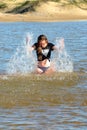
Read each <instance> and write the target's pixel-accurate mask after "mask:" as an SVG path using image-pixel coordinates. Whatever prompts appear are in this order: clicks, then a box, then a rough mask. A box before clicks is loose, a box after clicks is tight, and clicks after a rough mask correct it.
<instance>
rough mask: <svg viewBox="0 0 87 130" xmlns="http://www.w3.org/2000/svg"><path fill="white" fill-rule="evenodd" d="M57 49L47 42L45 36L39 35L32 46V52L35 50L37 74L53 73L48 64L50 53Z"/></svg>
mask: <svg viewBox="0 0 87 130" xmlns="http://www.w3.org/2000/svg"><path fill="white" fill-rule="evenodd" d="M55 49H57V47H56V46H55V45H54V44H52V43H49V42H48V39H47V37H46V36H45V35H40V36H39V37H38V39H37V42H36V43H35V44H34V45H33V46H32V50H36V55H37V70H36V72H37V73H38V74H42V73H51V72H53V71H55V70H54V69H53V67H52V66H51V64H50V58H51V52H52V51H53V50H55Z"/></svg>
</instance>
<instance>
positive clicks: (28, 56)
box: [7, 33, 36, 74]
mask: <svg viewBox="0 0 87 130" xmlns="http://www.w3.org/2000/svg"><path fill="white" fill-rule="evenodd" d="M32 39H33V35H32V34H30V33H28V34H27V36H26V39H24V42H23V45H22V46H19V47H18V48H17V49H16V53H15V54H14V55H13V56H12V57H11V59H10V61H9V63H8V67H7V73H8V74H15V73H16V74H17V73H21V74H24V73H31V72H32V71H34V69H35V64H36V59H35V57H34V54H33V53H32V51H31V49H30V47H31V44H32Z"/></svg>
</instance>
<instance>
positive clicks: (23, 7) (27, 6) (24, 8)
mask: <svg viewBox="0 0 87 130" xmlns="http://www.w3.org/2000/svg"><path fill="white" fill-rule="evenodd" d="M38 4H39V1H26V2H23V3H22V4H20V5H19V6H17V7H15V8H14V9H12V10H11V11H8V12H7V13H15V14H17V13H25V12H28V11H30V12H31V11H35V7H36V6H37V5H38Z"/></svg>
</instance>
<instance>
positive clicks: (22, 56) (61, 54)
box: [7, 33, 73, 74]
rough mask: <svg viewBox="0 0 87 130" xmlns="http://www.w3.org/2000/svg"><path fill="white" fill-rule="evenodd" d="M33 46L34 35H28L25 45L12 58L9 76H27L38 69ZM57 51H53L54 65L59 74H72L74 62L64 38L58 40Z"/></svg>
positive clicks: (8, 69)
mask: <svg viewBox="0 0 87 130" xmlns="http://www.w3.org/2000/svg"><path fill="white" fill-rule="evenodd" d="M32 44H33V35H32V34H30V33H28V34H27V36H26V38H25V39H24V42H23V45H22V46H19V47H18V48H17V49H16V53H15V54H14V55H13V56H12V57H11V59H10V61H9V64H8V68H7V73H8V74H15V73H16V74H17V73H21V74H25V73H31V72H33V71H34V70H35V69H36V64H37V61H36V56H35V54H34V53H33V52H34V51H33V52H32V51H31V46H32ZM55 45H56V47H57V50H56V51H53V56H52V63H53V64H54V66H55V69H56V71H57V72H72V71H73V62H72V60H71V58H70V56H69V55H68V54H67V51H66V49H65V45H64V39H63V38H56V43H55Z"/></svg>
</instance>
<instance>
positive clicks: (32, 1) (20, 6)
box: [0, 0, 87, 14]
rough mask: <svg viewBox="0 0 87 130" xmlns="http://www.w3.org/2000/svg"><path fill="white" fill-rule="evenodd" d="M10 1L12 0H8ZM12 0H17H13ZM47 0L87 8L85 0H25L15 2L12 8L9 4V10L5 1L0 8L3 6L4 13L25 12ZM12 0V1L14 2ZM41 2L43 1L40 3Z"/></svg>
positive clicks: (33, 9) (65, 5)
mask: <svg viewBox="0 0 87 130" xmlns="http://www.w3.org/2000/svg"><path fill="white" fill-rule="evenodd" d="M9 1H12V0H9ZM13 1H14V2H15V1H17V0H13ZM47 1H53V2H57V3H58V4H59V5H61V6H62V7H70V6H72V5H73V6H76V7H78V8H80V9H83V10H87V0H26V1H24V2H23V3H18V2H17V3H16V2H15V3H16V4H15V6H14V8H10V6H9V4H7V5H8V7H9V11H8V8H7V9H6V7H7V5H6V3H2V2H1V3H0V10H2V11H3V9H4V8H5V12H6V13H15V14H18V13H26V12H33V11H35V9H36V7H37V6H39V5H40V3H41V2H47ZM14 2H13V3H14ZM42 4H43V3H42Z"/></svg>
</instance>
